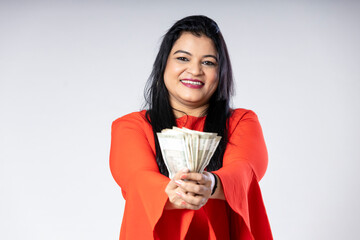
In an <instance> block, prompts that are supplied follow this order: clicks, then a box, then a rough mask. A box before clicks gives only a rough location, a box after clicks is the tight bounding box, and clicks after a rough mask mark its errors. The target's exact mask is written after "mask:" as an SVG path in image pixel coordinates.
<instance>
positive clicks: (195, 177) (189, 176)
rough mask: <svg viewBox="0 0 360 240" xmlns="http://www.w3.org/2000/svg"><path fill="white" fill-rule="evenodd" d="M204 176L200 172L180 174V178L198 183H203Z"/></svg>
mask: <svg viewBox="0 0 360 240" xmlns="http://www.w3.org/2000/svg"><path fill="white" fill-rule="evenodd" d="M205 178H206V177H205V176H204V175H203V174H201V173H185V174H182V175H181V179H183V180H185V179H186V180H191V181H195V182H198V183H199V184H205V180H206V179H205Z"/></svg>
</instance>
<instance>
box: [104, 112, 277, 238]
mask: <svg viewBox="0 0 360 240" xmlns="http://www.w3.org/2000/svg"><path fill="white" fill-rule="evenodd" d="M204 122H205V117H200V118H198V117H192V116H184V117H181V118H179V119H177V125H178V126H179V127H187V128H189V129H193V130H198V131H202V130H203V127H204ZM267 161H268V159H267V150H266V145H265V142H264V138H263V134H262V130H261V126H260V124H259V121H258V118H257V116H256V114H255V113H254V112H252V111H251V110H246V109H236V110H234V111H233V113H232V116H231V117H230V121H229V143H228V145H227V148H226V151H225V154H224V160H223V167H222V168H221V169H219V170H217V171H214V173H216V174H217V175H218V176H219V178H220V180H221V183H222V185H223V189H224V194H225V198H226V201H224V200H218V199H209V201H208V202H207V203H206V205H205V206H204V207H202V208H201V209H199V210H197V211H194V210H164V206H165V203H166V201H167V199H168V197H167V195H166V193H165V187H166V185H167V184H168V182H169V178H167V177H165V176H164V175H162V174H160V173H159V170H158V166H157V164H156V161H155V142H154V136H153V132H152V128H151V125H150V124H149V123H148V122H147V120H146V118H145V111H141V112H135V113H131V114H128V115H125V116H123V117H121V118H119V119H117V120H115V121H114V122H113V124H112V135H111V149H110V169H111V173H112V175H113V177H114V179H115V181H116V182H117V183H118V184H119V186H120V187H121V190H122V194H123V196H124V199H125V210H124V216H123V221H122V226H121V232H120V239H131V240H134V239H174V240H175V239H211V240H212V239H221V240H226V239H241V240H245V239H272V234H271V229H270V225H269V221H268V218H267V215H266V210H265V207H264V204H263V200H262V196H261V191H260V188H259V185H258V181H260V179H261V178H262V177H263V175H264V174H265V171H266V168H267Z"/></svg>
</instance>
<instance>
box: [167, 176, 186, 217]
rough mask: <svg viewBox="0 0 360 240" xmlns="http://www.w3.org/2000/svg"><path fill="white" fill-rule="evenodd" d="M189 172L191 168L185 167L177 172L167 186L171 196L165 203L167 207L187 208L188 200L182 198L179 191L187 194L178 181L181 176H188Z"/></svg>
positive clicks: (168, 208)
mask: <svg viewBox="0 0 360 240" xmlns="http://www.w3.org/2000/svg"><path fill="white" fill-rule="evenodd" d="M188 172H189V169H183V170H181V171H179V172H177V173H176V175H175V176H174V177H173V178H172V179H171V181H170V182H169V183H168V185H167V186H166V188H165V192H166V194H167V195H168V197H169V200H168V202H167V203H166V205H165V209H167V210H170V209H185V208H186V207H185V205H186V202H185V201H184V200H182V199H181V198H180V195H179V193H183V194H185V192H184V190H183V189H181V188H180V187H179V186H178V185H177V184H176V181H179V180H180V179H181V177H183V176H186V174H187V173H188Z"/></svg>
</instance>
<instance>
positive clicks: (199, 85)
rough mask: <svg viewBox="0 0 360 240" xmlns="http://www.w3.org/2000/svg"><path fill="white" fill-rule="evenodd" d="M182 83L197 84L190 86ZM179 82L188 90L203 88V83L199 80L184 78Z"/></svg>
mask: <svg viewBox="0 0 360 240" xmlns="http://www.w3.org/2000/svg"><path fill="white" fill-rule="evenodd" d="M183 81H189V82H194V83H197V84H191V83H187V82H183ZM180 82H181V83H182V84H183V85H184V86H186V87H189V88H195V89H200V88H202V87H204V83H203V82H202V81H200V80H197V79H191V78H184V79H181V80H180ZM199 83H200V84H199Z"/></svg>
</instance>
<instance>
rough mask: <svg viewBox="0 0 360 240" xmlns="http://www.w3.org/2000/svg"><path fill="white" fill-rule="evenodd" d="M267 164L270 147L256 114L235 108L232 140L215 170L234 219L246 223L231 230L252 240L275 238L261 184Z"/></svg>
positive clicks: (231, 131)
mask: <svg viewBox="0 0 360 240" xmlns="http://www.w3.org/2000/svg"><path fill="white" fill-rule="evenodd" d="M267 163H268V155H267V149H266V145H265V141H264V137H263V134H262V129H261V126H260V124H259V121H258V118H257V116H256V114H255V113H254V112H252V111H249V110H244V109H238V110H235V111H234V113H233V115H232V117H231V118H230V122H229V143H228V145H227V147H226V151H225V154H224V160H223V167H222V168H221V169H219V170H218V171H215V173H216V174H217V175H218V176H219V178H220V180H221V183H222V185H223V189H224V195H225V198H226V201H227V203H228V204H229V206H230V207H231V209H232V210H233V212H232V214H233V216H231V218H232V222H238V223H239V222H243V223H245V224H242V228H241V229H239V230H237V229H231V231H232V232H233V233H232V234H235V235H237V236H238V235H239V234H244V233H247V234H248V235H249V236H248V237H247V238H249V239H272V234H271V230H270V225H269V222H268V218H267V215H266V211H265V207H264V204H263V200H262V196H261V192H260V188H259V185H258V181H259V180H260V179H261V178H262V177H263V176H264V174H265V171H266V168H267ZM239 231H240V232H241V233H239ZM247 238H246V239H247Z"/></svg>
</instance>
